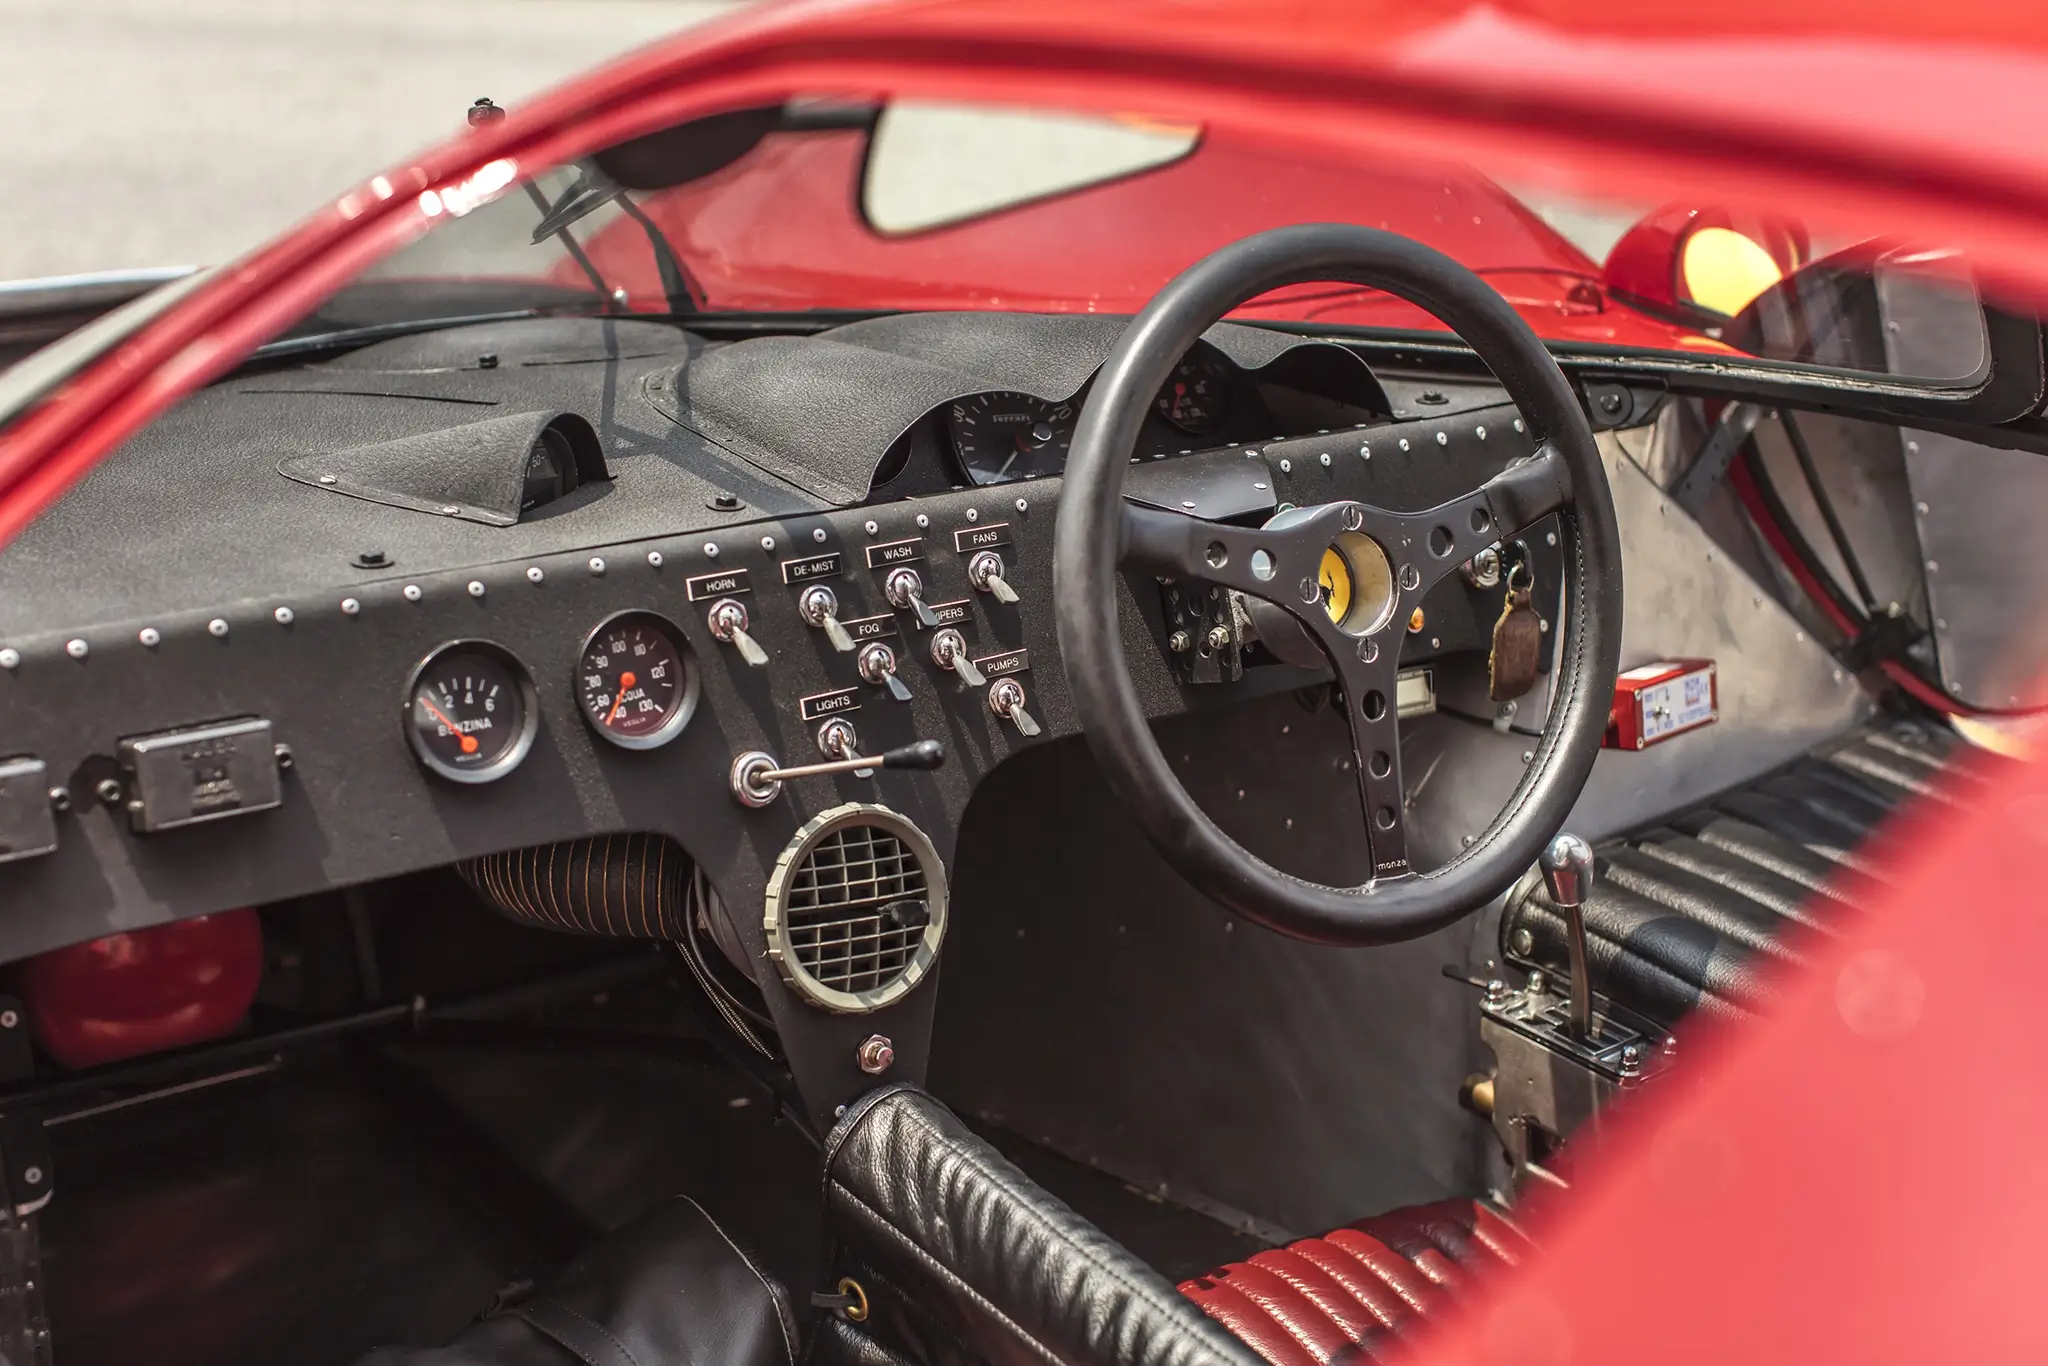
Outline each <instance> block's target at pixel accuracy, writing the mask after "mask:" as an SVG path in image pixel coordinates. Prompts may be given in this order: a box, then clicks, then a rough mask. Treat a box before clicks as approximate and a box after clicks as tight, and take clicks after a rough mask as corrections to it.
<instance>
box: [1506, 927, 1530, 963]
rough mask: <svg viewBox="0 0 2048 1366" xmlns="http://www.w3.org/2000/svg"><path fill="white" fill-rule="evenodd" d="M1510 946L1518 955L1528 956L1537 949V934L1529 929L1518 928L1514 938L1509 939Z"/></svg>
mask: <svg viewBox="0 0 2048 1366" xmlns="http://www.w3.org/2000/svg"><path fill="white" fill-rule="evenodd" d="M1508 947H1509V948H1511V949H1513V950H1514V951H1515V953H1516V954H1517V955H1520V956H1524V957H1526V956H1527V955H1528V954H1531V953H1534V952H1535V951H1536V936H1535V935H1533V934H1531V933H1529V931H1527V930H1516V931H1515V935H1514V938H1512V939H1510V940H1509V941H1508Z"/></svg>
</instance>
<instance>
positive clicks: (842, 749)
mask: <svg viewBox="0 0 2048 1366" xmlns="http://www.w3.org/2000/svg"><path fill="white" fill-rule="evenodd" d="M818 753H820V754H822V755H824V756H825V757H826V758H827V759H864V758H866V757H867V756H866V755H864V754H862V753H861V752H860V736H859V735H857V734H855V733H854V729H853V722H851V721H849V720H847V719H846V718H845V717H843V716H835V717H833V718H832V719H831V720H829V721H827V722H826V723H825V724H824V725H822V726H820V727H818ZM873 773H874V770H873V769H871V768H857V769H855V770H854V771H853V776H854V777H856V778H866V777H870V776H872V775H873Z"/></svg>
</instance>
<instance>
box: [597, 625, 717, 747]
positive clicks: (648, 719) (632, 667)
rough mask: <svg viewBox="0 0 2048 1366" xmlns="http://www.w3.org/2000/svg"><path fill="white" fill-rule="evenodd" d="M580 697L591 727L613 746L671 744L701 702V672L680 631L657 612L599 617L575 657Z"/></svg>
mask: <svg viewBox="0 0 2048 1366" xmlns="http://www.w3.org/2000/svg"><path fill="white" fill-rule="evenodd" d="M576 701H577V703H578V705H579V707H580V709H581V710H582V712H583V719H584V720H586V721H588V722H589V723H590V727H591V729H592V730H595V731H596V732H597V733H598V734H599V735H602V736H603V737H604V738H605V739H607V740H609V741H611V742H612V743H613V744H615V745H622V746H624V747H625V748H627V749H653V748H654V747H655V746H656V745H665V744H667V743H668V742H669V741H670V740H673V739H674V738H675V737H676V733H677V732H678V731H680V730H682V728H683V726H684V724H685V723H687V722H688V721H689V719H690V713H691V712H692V711H694V710H696V707H697V673H696V670H695V669H693V668H692V667H691V664H690V653H689V647H688V646H687V645H685V644H684V643H683V634H682V632H681V631H680V630H678V629H677V628H676V625H675V623H674V622H672V621H670V620H669V619H668V618H667V617H664V616H658V615H656V614H655V613H653V612H621V613H619V614H618V615H617V616H614V617H607V618H606V619H605V620H604V621H602V622H599V623H598V626H597V629H596V630H594V631H592V632H591V633H590V635H589V637H588V638H587V639H586V640H585V641H584V642H583V653H582V654H580V655H578V656H577V659H576Z"/></svg>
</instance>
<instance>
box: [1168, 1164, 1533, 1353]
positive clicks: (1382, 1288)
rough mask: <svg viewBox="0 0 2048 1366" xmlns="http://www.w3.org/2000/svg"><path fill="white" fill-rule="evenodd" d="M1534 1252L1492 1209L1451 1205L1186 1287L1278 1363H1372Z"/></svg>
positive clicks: (1401, 1214)
mask: <svg viewBox="0 0 2048 1366" xmlns="http://www.w3.org/2000/svg"><path fill="white" fill-rule="evenodd" d="M1529 1248H1530V1243H1529V1239H1528V1237H1527V1236H1526V1235H1525V1234H1523V1233H1522V1232H1521V1231H1520V1230H1518V1229H1516V1228H1515V1227H1514V1226H1513V1225H1512V1224H1510V1223H1509V1222H1508V1220H1507V1219H1506V1218H1504V1217H1503V1216H1502V1215H1501V1213H1500V1211H1498V1210H1497V1209H1495V1208H1494V1207H1493V1206H1492V1205H1488V1204H1484V1203H1482V1202H1479V1201H1474V1200H1446V1201H1441V1202H1439V1203H1437V1204H1433V1205H1415V1206H1412V1207H1410V1208H1408V1209H1402V1210H1395V1211H1393V1212H1392V1213H1390V1214H1382V1215H1380V1216H1378V1217H1377V1218H1373V1219H1361V1220H1359V1221H1358V1222H1357V1223H1354V1224H1347V1225H1345V1226H1344V1227H1343V1228H1340V1229H1338V1230H1336V1231H1335V1232H1333V1233H1328V1234H1325V1235H1324V1236H1322V1237H1320V1238H1303V1239H1302V1240H1301V1241H1299V1242H1297V1243H1290V1244H1289V1245H1288V1246H1286V1247H1276V1248H1273V1249H1272V1250H1271V1251H1267V1252H1261V1253H1259V1254H1258V1255H1256V1256H1254V1257H1253V1258H1251V1260H1249V1261H1244V1262H1232V1263H1231V1264H1230V1265H1228V1266H1224V1267H1219V1268H1217V1269H1216V1270H1215V1271H1212V1272H1210V1273H1209V1274H1208V1275H1206V1276H1197V1277H1196V1278H1195V1279H1193V1280H1191V1281H1185V1282H1183V1283H1182V1284H1181V1287H1180V1291H1181V1293H1182V1294H1183V1295H1186V1296H1187V1297H1188V1298H1189V1299H1191V1300H1193V1301H1194V1302H1195V1303H1196V1304H1197V1305H1199V1306H1201V1309H1202V1311H1203V1312H1204V1313H1206V1314H1207V1315H1208V1316H1209V1317H1210V1318H1212V1319H1215V1320H1216V1321H1217V1322H1218V1323H1220V1324H1222V1325H1223V1326H1224V1327H1225V1328H1228V1329H1229V1330H1230V1331H1231V1332H1232V1333H1233V1334H1235V1335H1236V1336H1237V1337H1238V1339H1239V1340H1240V1341H1242V1342H1244V1343H1245V1345H1247V1346H1249V1347H1250V1348H1251V1349H1252V1350H1253V1351H1255V1352H1257V1353H1258V1354H1259V1355H1260V1356H1262V1357H1264V1358H1265V1359H1266V1360H1267V1361H1269V1362H1271V1363H1272V1364H1273V1366H1327V1364H1328V1363H1344V1362H1351V1361H1369V1360H1371V1359H1373V1356H1374V1354H1375V1352H1374V1349H1375V1346H1376V1345H1377V1344H1381V1343H1384V1342H1385V1341H1386V1340H1387V1339H1388V1338H1389V1337H1391V1336H1392V1335H1394V1334H1397V1333H1399V1332H1400V1331H1401V1330H1402V1329H1403V1327H1404V1326H1406V1325H1407V1324H1409V1323H1410V1322H1411V1321H1413V1320H1415V1319H1417V1318H1418V1317H1420V1316H1422V1315H1426V1314H1428V1313H1430V1312H1431V1311H1432V1310H1434V1309H1435V1308H1437V1307H1438V1306H1439V1305H1441V1304H1442V1303H1443V1302H1444V1299H1445V1297H1446V1296H1447V1295H1451V1294H1455V1293H1457V1291H1458V1290H1459V1288H1460V1287H1461V1286H1463V1285H1465V1284H1466V1283H1467V1282H1469V1281H1470V1280H1472V1279H1473V1278H1474V1277H1476V1276H1484V1275H1485V1274H1486V1273H1487V1272H1489V1271H1491V1270H1494V1269H1496V1268H1499V1267H1503V1266H1513V1265H1514V1264H1515V1263H1516V1262H1517V1261H1519V1260H1520V1259H1521V1257H1522V1256H1523V1255H1524V1254H1525V1253H1526V1252H1527V1251H1528V1250H1529Z"/></svg>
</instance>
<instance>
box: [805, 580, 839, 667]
mask: <svg viewBox="0 0 2048 1366" xmlns="http://www.w3.org/2000/svg"><path fill="white" fill-rule="evenodd" d="M796 610H797V611H799V612H801V613H803V618H804V620H805V621H808V622H809V623H810V624H811V625H813V626H815V627H817V628H818V629H819V630H820V631H823V632H824V633H825V639H827V640H829V641H831V642H832V648H833V649H835V650H837V651H839V652H840V653H841V654H851V653H852V652H853V637H852V636H850V635H848V634H846V628H845V627H844V626H841V625H840V624H839V599H838V598H837V597H836V596H834V595H833V592H832V590H831V589H829V588H827V587H825V586H824V585H823V584H818V585H815V586H813V587H810V588H806V589H805V590H804V592H803V596H802V597H800V598H798V599H797V600H796Z"/></svg>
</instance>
